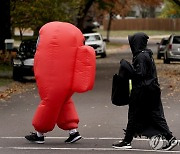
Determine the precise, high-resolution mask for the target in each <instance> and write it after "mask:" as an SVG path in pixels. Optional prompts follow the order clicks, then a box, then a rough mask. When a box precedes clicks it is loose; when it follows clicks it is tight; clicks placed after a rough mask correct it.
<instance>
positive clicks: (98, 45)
mask: <svg viewBox="0 0 180 154" xmlns="http://www.w3.org/2000/svg"><path fill="white" fill-rule="evenodd" d="M84 37H85V45H89V46H91V47H93V48H94V50H95V52H96V55H100V56H101V57H102V58H104V57H106V42H105V41H104V40H103V38H102V35H101V34H100V33H87V34H84Z"/></svg>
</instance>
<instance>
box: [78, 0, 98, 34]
mask: <svg viewBox="0 0 180 154" xmlns="http://www.w3.org/2000/svg"><path fill="white" fill-rule="evenodd" d="M94 1H95V0H87V2H86V5H85V7H84V8H82V9H80V10H79V14H78V18H77V27H78V28H79V29H80V30H81V31H82V32H83V31H84V19H85V17H86V15H87V13H88V10H89V9H90V7H91V6H92V4H93V2H94ZM81 12H83V14H82V13H81Z"/></svg>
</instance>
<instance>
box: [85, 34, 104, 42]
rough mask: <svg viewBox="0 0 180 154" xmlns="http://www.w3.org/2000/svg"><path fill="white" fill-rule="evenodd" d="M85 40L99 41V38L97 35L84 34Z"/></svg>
mask: <svg viewBox="0 0 180 154" xmlns="http://www.w3.org/2000/svg"><path fill="white" fill-rule="evenodd" d="M85 40H86V42H91V41H99V40H101V38H100V36H99V35H90V36H85Z"/></svg>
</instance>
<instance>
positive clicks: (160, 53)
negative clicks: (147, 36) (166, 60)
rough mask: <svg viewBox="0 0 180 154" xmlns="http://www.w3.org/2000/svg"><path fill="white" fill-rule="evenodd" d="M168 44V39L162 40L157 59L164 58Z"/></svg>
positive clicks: (159, 44)
mask: <svg viewBox="0 0 180 154" xmlns="http://www.w3.org/2000/svg"><path fill="white" fill-rule="evenodd" d="M167 43H168V38H162V39H161V42H160V43H158V48H157V59H161V57H164V49H165V47H166V45H167Z"/></svg>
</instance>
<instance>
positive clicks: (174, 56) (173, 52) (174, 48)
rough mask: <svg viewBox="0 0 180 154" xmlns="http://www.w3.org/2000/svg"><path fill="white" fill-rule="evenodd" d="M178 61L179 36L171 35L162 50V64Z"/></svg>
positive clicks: (179, 55) (179, 57) (179, 59)
mask: <svg viewBox="0 0 180 154" xmlns="http://www.w3.org/2000/svg"><path fill="white" fill-rule="evenodd" d="M171 61H180V35H171V36H170V37H169V39H168V44H167V46H166V48H165V50H164V63H165V64H169V63H170V62H171Z"/></svg>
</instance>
